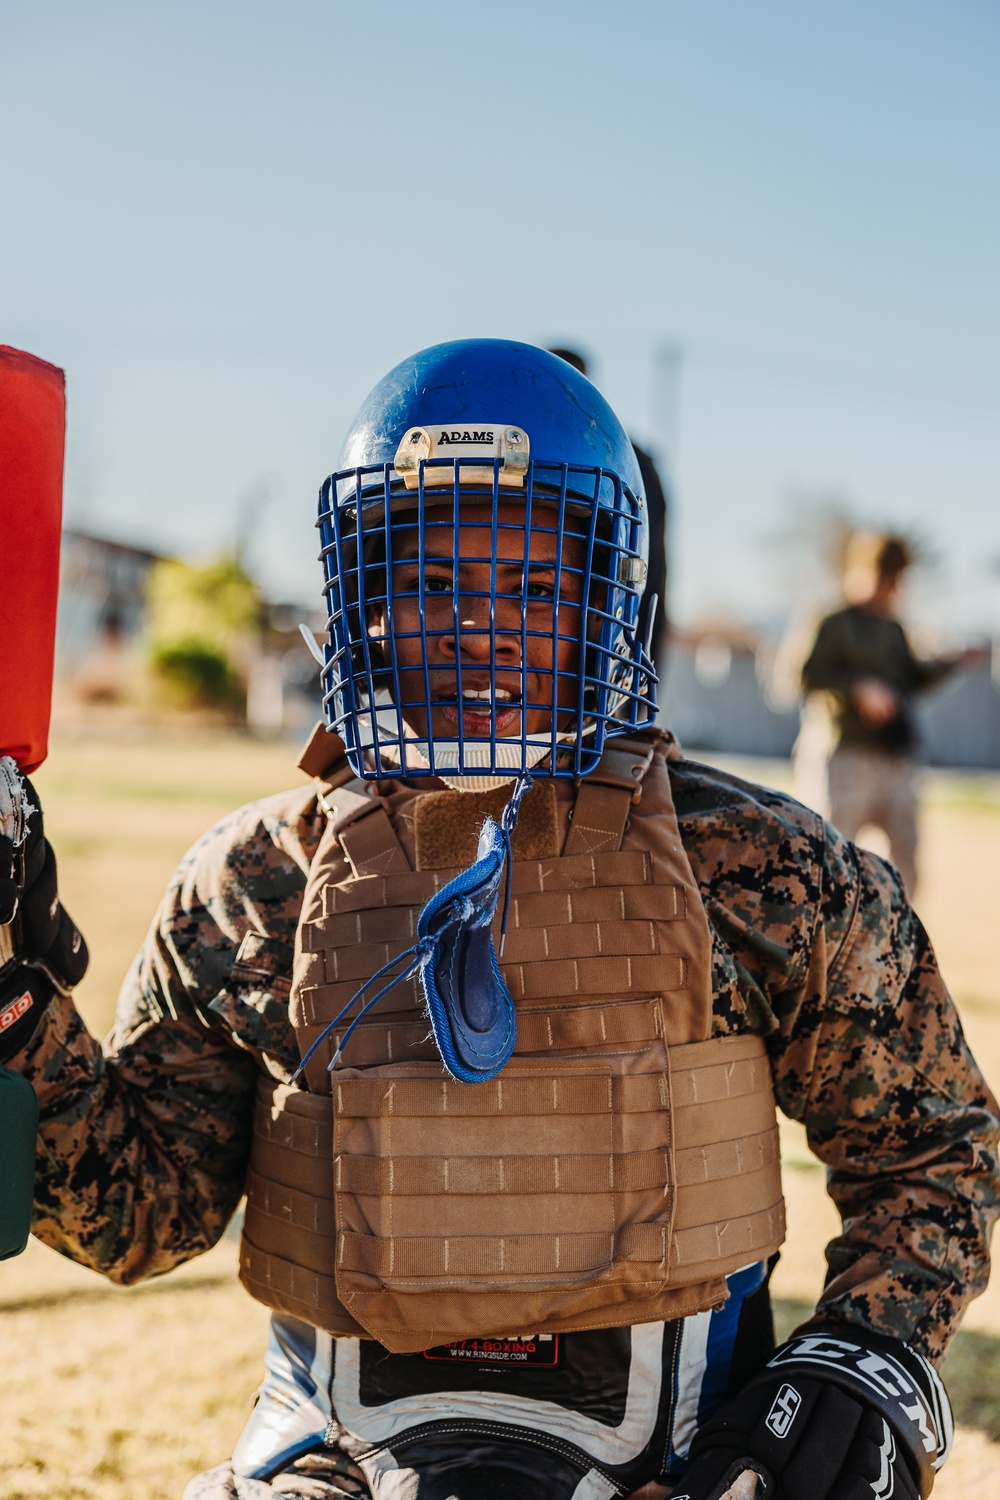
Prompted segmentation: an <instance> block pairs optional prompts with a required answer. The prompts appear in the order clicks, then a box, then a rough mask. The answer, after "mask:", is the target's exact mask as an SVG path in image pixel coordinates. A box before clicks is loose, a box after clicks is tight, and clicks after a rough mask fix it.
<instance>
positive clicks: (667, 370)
mask: <svg viewBox="0 0 1000 1500" xmlns="http://www.w3.org/2000/svg"><path fill="white" fill-rule="evenodd" d="M683 364H684V348H683V346H682V345H681V344H680V343H678V342H677V340H676V339H661V340H660V342H659V343H658V344H656V346H655V347H654V349H653V370H652V379H651V381H650V403H649V404H650V432H651V434H652V439H653V442H654V444H655V445H656V446H657V447H658V448H659V450H660V454H661V455H662V459H663V463H664V467H665V468H666V470H667V477H668V480H669V482H670V483H671V484H672V483H673V478H674V473H675V471H676V468H677V448H678V444H679V441H680V416H681V371H682V368H683Z"/></svg>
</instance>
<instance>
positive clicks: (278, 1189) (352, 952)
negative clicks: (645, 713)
mask: <svg viewBox="0 0 1000 1500" xmlns="http://www.w3.org/2000/svg"><path fill="white" fill-rule="evenodd" d="M666 753H667V754H669V753H670V752H669V750H668V751H667V752H666ZM336 785H337V789H336V790H335V791H331V795H330V804H329V805H330V817H331V822H330V824H329V826H328V828H327V831H326V833H325V834H324V837H323V840H322V842H321V845H320V849H319V851H318V853H317V856H316V859H315V861H314V863H313V867H312V872H311V874H310V879H309V882H308V885H307V888H306V893H305V898H304V902H303V913H302V919H301V921H300V925H299V933H298V937H297V942H296V959H295V970H294V977H293V990H292V1001H291V1016H292V1021H293V1024H294V1026H295V1028H296V1032H297V1035H298V1039H299V1045H300V1047H301V1049H302V1051H303V1052H304V1051H305V1049H306V1047H307V1046H308V1045H309V1044H310V1043H311V1042H312V1041H313V1040H314V1039H315V1037H316V1036H317V1035H318V1034H319V1032H320V1030H322V1029H323V1028H324V1027H325V1026H326V1025H328V1024H329V1022H330V1021H331V1020H332V1019H333V1017H334V1016H335V1015H336V1014H337V1012H338V1011H339V1010H340V1009H341V1008H342V1007H343V1006H344V1005H345V1004H346V1003H347V1002H348V1001H349V1000H350V999H351V997H352V996H353V995H354V993H355V991H356V990H357V988H358V986H359V985H360V984H361V983H362V982H363V981H364V980H366V979H368V978H370V977H371V975H372V974H373V973H374V972H375V971H376V970H377V969H378V968H380V967H381V966H382V965H383V964H386V963H388V962H389V961H390V960H391V959H393V958H394V957H396V956H397V955H398V954H400V953H402V952H403V951H404V950H405V949H406V948H408V947H409V946H410V945H411V944H412V942H413V940H414V937H415V934H416V920H417V916H418V914H419V912H420V909H421V908H422V906H423V905H424V903H425V902H426V901H427V899H428V898H429V897H430V896H431V895H432V894H433V893H434V892H435V891H437V890H439V889H440V888H441V887H442V886H443V885H444V884H445V883H446V882H447V881H449V880H450V879H451V878H452V877H453V876H454V875H455V874H456V873H458V870H459V868H461V866H460V865H459V864H458V860H459V858H460V857H464V851H465V849H466V847H467V843H468V827H467V826H466V825H465V824H464V823H463V819H462V818H460V817H458V816H457V813H458V811H460V810H462V809H469V808H471V807H472V799H473V796H474V794H461V793H431V794H429V795H428V796H427V797H425V798H421V799H419V801H418V799H417V798H416V797H415V796H414V797H411V798H409V799H408V798H407V796H406V794H405V793H403V794H400V793H393V794H392V795H391V796H390V797H389V798H384V797H372V796H371V795H370V794H369V792H368V791H367V789H365V788H360V789H359V790H358V789H356V788H358V784H357V783H354V784H353V787H352V786H351V785H347V786H344V785H343V781H342V780H341V781H340V782H338V783H337V784H336ZM531 795H535V794H534V793H530V794H529V796H531ZM545 796H546V797H547V798H548V799H549V804H550V805H549V808H548V810H546V809H544V808H543V807H542V806H541V799H540V800H539V811H538V814H537V815H536V817H535V819H534V828H535V832H534V834H533V835H532V837H533V839H535V840H543V839H545V838H547V837H550V836H551V829H552V826H553V822H555V824H556V826H557V827H560V828H562V829H566V828H567V816H568V818H569V821H568V831H567V832H566V834H565V842H564V843H563V850H562V854H561V855H558V854H552V855H542V854H538V855H537V857H515V861H514V864H513V882H512V900H511V906H510V913H509V921H508V931H507V943H506V948H505V952H504V957H503V962H502V969H503V972H504V977H505V979H506V982H507V984H508V987H509V989H510V991H511V994H512V996H513V997H514V999H515V1002H516V1004H517V1023H518V1032H517V1044H516V1047H515V1052H514V1055H513V1057H512V1058H511V1060H510V1062H509V1063H508V1064H507V1066H506V1068H505V1069H504V1070H503V1072H502V1073H501V1074H500V1075H498V1077H497V1078H495V1079H494V1080H492V1081H491V1082H489V1083H485V1084H462V1083H456V1082H455V1081H454V1080H452V1079H450V1078H449V1077H448V1076H447V1075H446V1074H445V1072H444V1070H443V1068H442V1067H441V1064H440V1059H439V1058H438V1055H437V1052H436V1050H435V1047H434V1044H433V1041H432V1040H431V1038H430V1036H429V1026H428V1023H427V1021H426V1020H425V1019H424V1018H423V1017H422V1015H421V1013H420V1003H419V998H418V993H419V992H418V990H417V989H416V987H415V985H414V983H413V982H412V981H407V982H405V983H404V984H402V985H400V986H399V987H398V988H397V989H396V990H394V991H393V992H391V993H390V994H389V995H387V996H386V997H385V998H384V999H383V1000H382V1001H380V1003H379V1005H378V1006H377V1007H376V1008H375V1009H374V1010H373V1012H372V1013H371V1015H370V1016H368V1017H366V1018H365V1020H364V1021H363V1022H362V1023H361V1024H360V1025H359V1026H358V1028H357V1029H356V1031H355V1032H354V1033H353V1034H352V1036H351V1039H350V1042H349V1043H348V1045H347V1049H346V1056H345V1057H344V1058H343V1059H341V1060H340V1061H339V1063H338V1066H337V1067H336V1068H335V1069H334V1070H333V1073H332V1075H331V1074H330V1073H328V1071H327V1066H326V1065H327V1063H328V1061H329V1059H330V1057H331V1056H332V1055H333V1051H334V1048H335V1046H336V1045H338V1044H339V1040H340V1036H342V1035H343V1031H344V1030H345V1029H346V1025H347V1020H345V1022H344V1023H343V1026H342V1027H341V1029H340V1031H339V1034H338V1035H337V1037H336V1038H331V1039H330V1040H329V1043H328V1044H326V1050H325V1051H324V1048H320V1049H318V1052H317V1055H316V1057H315V1058H314V1059H313V1061H312V1062H311V1063H310V1066H309V1068H308V1069H307V1079H308V1083H309V1087H310V1090H311V1092H310V1093H303V1092H301V1091H299V1090H296V1089H288V1088H285V1087H282V1086H278V1087H275V1086H274V1085H273V1084H272V1083H271V1082H270V1081H268V1082H267V1083H266V1084H262V1090H261V1095H260V1098H259V1100H258V1106H257V1112H256V1121H255V1141H254V1149H253V1155H252V1171H251V1178H250V1184H249V1199H248V1207H247V1218H246V1225H245V1230H244V1240H243V1251H242V1268H241V1275H242V1277H243V1279H244V1281H245V1283H246V1285H247V1286H248V1288H249V1289H250V1290H251V1292H253V1294H254V1295H255V1296H257V1297H259V1298H260V1299H261V1300H263V1301H265V1302H267V1303H268V1304H269V1305H271V1306H275V1307H279V1308H281V1309H283V1310H284V1311H286V1312H288V1313H290V1314H291V1315H293V1316H296V1317H301V1318H304V1319H306V1320H307V1321H310V1322H313V1323H316V1324H318V1325H319V1326H321V1327H324V1328H326V1329H328V1330H329V1331H331V1332H333V1333H336V1334H352V1335H358V1334H359V1333H364V1334H367V1335H368V1336H370V1337H373V1338H376V1339H378V1340H379V1341H380V1342H381V1343H383V1344H384V1345H386V1346H387V1347H388V1348H390V1349H392V1350H394V1351H396V1352H407V1351H416V1350H419V1349H423V1348H427V1347H429V1346H430V1345H432V1344H434V1343H438V1342H442V1341H446V1340H448V1339H455V1338H465V1337H473V1336H476V1335H477V1334H482V1333H484V1332H490V1333H498V1334H499V1333H509V1332H513V1331H516V1330H517V1329H520V1328H526V1327H530V1328H535V1329H539V1330H541V1331H544V1332H557V1331H560V1330H568V1329H572V1328H587V1327H611V1326H616V1325H620V1324H628V1323H638V1322H646V1321H652V1320H655V1319H661V1318H672V1317H679V1316H684V1315H686V1314H688V1313H690V1312H694V1311H698V1310H701V1309H703V1308H706V1307H710V1306H712V1305H714V1304H716V1303H718V1302H719V1301H721V1300H722V1299H723V1297H724V1295H725V1287H724V1280H723V1278H724V1277H725V1275H726V1274H727V1273H728V1272H729V1271H732V1270H735V1269H737V1268H738V1267H739V1266H742V1265H745V1264H747V1263H748V1262H750V1261H752V1260H756V1259H760V1258H762V1257H763V1256H766V1255H768V1254H770V1253H771V1252H772V1251H773V1250H775V1249H776V1248H777V1246H778V1245H779V1244H780V1242H781V1239H782V1237H783V1220H782V1202H781V1191H780V1176H779V1164H778V1151H777V1127H776V1121H775V1114H774V1101H773V1097H772V1094H771V1083H770V1070H769V1067H768V1063H767V1057H766V1052H765V1049H764V1046H763V1043H762V1042H761V1041H760V1040H759V1038H756V1037H752V1036H745V1037H733V1038H726V1039H715V1040H710V1037H711V1008H712V993H711V938H710V934H709V930H708V925H707V921H706V918H705V913H704V909H703V907H702V903H701V898H700V894H699V892H698V889H697V886H696V884H695V881H694V877H693V875H692V873H691V868H690V865H689V863H688V860H687V857H686V855H685V853H684V849H683V846H682V844H681V840H680V835H679V831H678V827H677V820H676V815H675V814H674V810H673V802H672V797H671V791H670V781H669V775H668V769H667V763H666V755H665V753H664V748H663V743H662V742H661V741H657V740H656V739H655V738H647V737H643V738H637V739H635V740H619V741H617V742H616V743H615V745H614V747H613V748H612V749H609V751H608V753H607V754H606V756H605V758H604V760H602V762H601V765H600V767H599V768H598V770H597V772H595V773H594V774H593V776H591V777H589V778H588V779H587V780H586V781H585V782H584V783H583V784H582V785H581V786H580V787H579V789H578V791H577V792H576V795H575V798H573V799H572V804H571V806H570V804H569V803H568V802H567V800H566V794H565V792H563V794H562V802H561V804H560V808H561V811H560V808H557V809H556V814H557V816H556V818H555V819H553V816H552V812H553V807H554V798H555V793H554V792H553V791H552V790H551V787H549V788H546V789H545ZM457 799H461V807H459V805H458V800H457ZM414 802H416V803H417V811H416V813H415V814H414V811H413V804H414ZM421 804H422V805H421ZM334 807H336V812H334ZM484 811H485V809H480V812H481V813H484ZM390 813H391V816H390ZM560 820H561V821H560ZM546 829H548V830H549V831H548V832H546ZM539 847H544V846H540V845H539V843H538V842H535V844H534V847H533V849H532V850H531V855H532V856H535V855H536V853H537V851H538V849H539ZM517 853H518V851H517V849H515V855H516V856H517ZM520 854H521V855H522V856H523V855H526V854H528V850H527V849H526V848H525V847H524V846H523V845H522V847H521V850H520ZM424 858H426V859H429V860H430V861H431V864H432V866H433V867H432V868H419V865H420V863H421V862H422V859H424ZM449 858H450V859H451V861H452V862H451V863H445V864H444V865H441V861H442V860H448V859H449ZM414 864H417V865H418V868H416V869H415V868H413V865H414ZM348 1019H349V1018H348ZM415 1294H418V1295H415Z"/></svg>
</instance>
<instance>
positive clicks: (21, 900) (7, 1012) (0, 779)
mask: <svg viewBox="0 0 1000 1500" xmlns="http://www.w3.org/2000/svg"><path fill="white" fill-rule="evenodd" d="M87 962H88V954H87V945H86V943H85V942H84V940H83V937H82V936H81V934H80V932H79V930H78V928H77V927H76V926H75V924H74V923H73V921H72V920H71V918H70V916H69V913H68V912H67V911H66V910H65V908H64V907H63V906H62V905H61V904H60V901H59V896H58V894H57V887H56V857H55V854H54V853H53V852H52V845H51V844H50V843H49V842H48V840H47V839H46V837H45V829H44V826H43V823H42V810H41V806H40V804H39V801H38V794H37V793H36V791H35V789H34V787H33V786H32V785H31V782H30V781H29V780H28V778H27V777H26V776H22V774H21V772H20V771H19V770H18V769H17V766H16V765H15V763H14V762H13V761H12V760H11V759H10V758H9V757H6V756H5V757H4V758H3V759H2V760H0V1063H2V1062H5V1061H6V1060H7V1058H10V1057H13V1056H14V1054H15V1052H19V1051H20V1050H21V1048H22V1047H23V1046H24V1045H25V1043H26V1042H27V1041H29V1039H30V1038H31V1036H32V1034H33V1032H34V1030H35V1027H36V1026H37V1025H38V1023H39V1021H40V1020H41V1018H42V1015H43V1014H44V1012H45V1009H46V1007H47V1005H48V1004H49V1001H50V1000H51V999H52V996H53V995H54V994H57V993H58V994H60V995H68V994H69V992H70V990H71V989H72V988H73V987H74V985H77V984H79V983H80V980H81V979H82V978H83V976H84V974H85V973H86V972H87Z"/></svg>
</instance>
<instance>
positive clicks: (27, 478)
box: [0, 344, 66, 771]
mask: <svg viewBox="0 0 1000 1500" xmlns="http://www.w3.org/2000/svg"><path fill="white" fill-rule="evenodd" d="M65 446H66V377H65V375H64V374H63V372H62V370H60V369H58V368H57V367H56V366H55V365H50V364H48V363H47V362H46V361H45V360H44V359H36V358H35V356H34V355H33V354H25V353H24V352H23V351H22V350H20V349H11V348H9V347H8V346H7V345H6V344H0V650H2V652H3V686H2V687H0V755H12V756H13V757H14V759H15V760H16V761H17V763H18V765H19V766H20V767H21V769H22V770H23V771H33V770H34V769H35V767H36V766H39V765H41V763H42V761H43V760H44V759H45V756H46V753H47V751H48V737H49V717H50V714H51V710H52V666H53V656H54V652H55V638H56V601H57V599H58V595H59V537H60V532H61V530H62V483H63V454H64V451H65Z"/></svg>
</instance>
